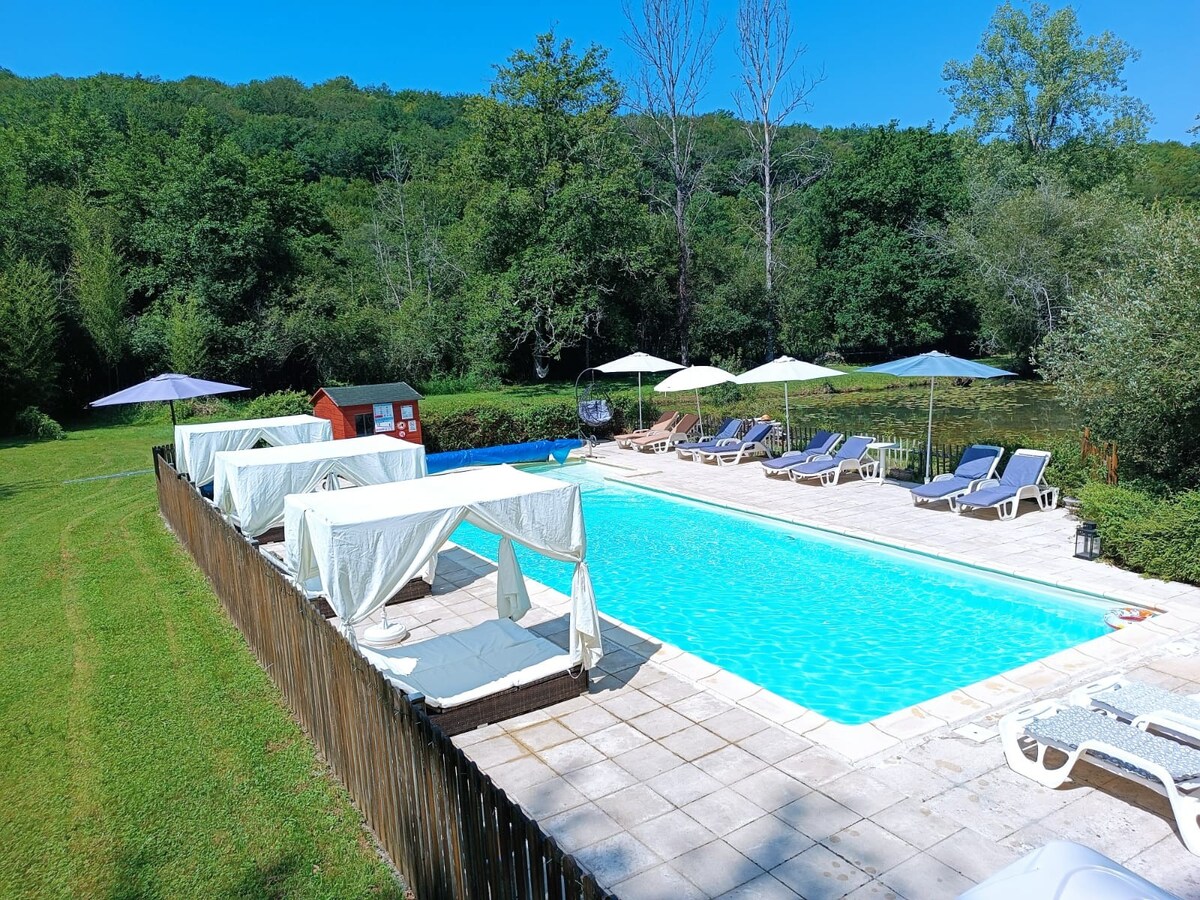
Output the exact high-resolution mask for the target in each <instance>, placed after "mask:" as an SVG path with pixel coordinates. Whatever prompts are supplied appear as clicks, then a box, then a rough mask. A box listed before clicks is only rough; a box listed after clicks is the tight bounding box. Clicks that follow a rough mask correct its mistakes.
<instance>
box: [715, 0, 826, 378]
mask: <svg viewBox="0 0 1200 900" xmlns="http://www.w3.org/2000/svg"><path fill="white" fill-rule="evenodd" d="M737 30H738V59H739V60H740V61H741V64H742V90H741V91H739V92H738V93H737V94H735V95H734V99H735V102H736V104H737V108H738V112H739V114H740V115H741V117H742V119H743V120H745V122H746V133H747V134H748V135H749V137H750V144H751V147H752V149H753V152H754V159H753V163H752V169H753V171H754V175H755V181H756V191H755V195H754V196H755V201H756V202H757V204H758V210H759V218H758V224H757V225H756V228H755V230H756V232H757V233H758V237H759V239H760V240H761V241H762V250H763V296H764V300H765V306H766V312H767V321H766V338H767V339H766V347H767V354H766V355H767V357H768V358H773V357H774V356H775V344H776V338H777V335H778V334H779V300H778V297H777V294H776V283H775V282H776V274H777V271H776V270H777V268H778V257H777V254H776V249H775V245H776V241H777V240H778V239H779V236H780V234H781V232H782V231H783V229H784V228H785V227H786V225H787V220H786V219H785V218H784V216H783V215H782V213H783V211H784V210H783V207H784V205H785V204H786V203H787V202H788V201H789V200H790V199H791V198H792V197H793V195H794V194H795V193H796V191H797V190H798V189H799V188H800V187H801V186H803V184H805V183H807V182H810V181H812V180H813V179H815V178H816V176H817V174H818V169H817V165H816V163H817V162H818V160H817V158H816V157H815V155H814V154H813V153H812V148H811V146H809V145H806V144H800V145H793V146H791V147H786V146H782V145H781V144H780V141H779V137H780V128H781V127H782V126H783V125H784V123H785V122H786V121H787V120H788V119H789V118H790V117H791V116H792V115H793V114H794V113H795V112H796V111H797V110H799V109H810V108H811V106H812V104H811V103H810V100H809V98H810V96H811V95H812V92H813V90H814V89H815V88H816V86H817V85H818V84H819V83H820V82H821V81H822V80H823V76H810V75H809V74H808V73H807V72H805V71H804V70H803V69H802V70H800V71H799V72H797V71H796V63H797V62H798V61H799V60H800V57H801V56H803V55H804V54H805V53H806V52H807V49H808V48H807V47H805V46H804V45H803V44H797V43H795V41H794V35H793V33H792V19H791V14H790V13H789V12H788V5H787V0H741V3H740V5H739V6H738V18H737ZM802 162H803V163H805V164H807V169H806V170H805V169H802V168H801V167H800V165H799V164H800V163H802Z"/></svg>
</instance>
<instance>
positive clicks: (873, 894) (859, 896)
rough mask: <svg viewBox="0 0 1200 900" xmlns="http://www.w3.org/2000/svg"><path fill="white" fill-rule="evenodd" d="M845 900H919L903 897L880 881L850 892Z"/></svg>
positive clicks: (869, 882)
mask: <svg viewBox="0 0 1200 900" xmlns="http://www.w3.org/2000/svg"><path fill="white" fill-rule="evenodd" d="M845 900H920V898H917V897H911V898H909V897H903V896H901V895H900V892H899V891H897V890H895V889H894V888H890V887H888V886H887V885H886V884H884V883H883V882H882V881H878V880H876V881H868V882H867V883H866V884H864V885H863V886H862V887H860V888H858V889H856V890H853V891H851V892H850V893H848V894H847V895H846V898H845Z"/></svg>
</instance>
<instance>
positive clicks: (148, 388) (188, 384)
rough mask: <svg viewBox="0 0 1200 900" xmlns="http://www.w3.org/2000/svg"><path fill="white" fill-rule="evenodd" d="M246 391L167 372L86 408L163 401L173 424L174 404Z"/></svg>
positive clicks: (217, 382) (237, 386)
mask: <svg viewBox="0 0 1200 900" xmlns="http://www.w3.org/2000/svg"><path fill="white" fill-rule="evenodd" d="M245 390H248V388H244V387H240V386H239V385H236V384H222V383H221V382H219V381H205V380H204V379H203V378H191V377H189V376H187V375H175V374H173V373H170V372H168V373H167V374H165V375H158V376H156V377H154V378H151V379H150V380H149V381H143V382H142V383H141V384H135V385H134V386H133V387H127V388H125V389H124V390H122V391H117V392H116V393H115V394H109V395H108V396H107V397H101V398H100V399H99V400H93V401H92V402H91V403H89V404H88V406H119V405H121V404H123V403H151V402H154V401H156V400H157V401H162V400H166V401H167V402H168V403H169V404H171V424H172V425H174V424H175V401H176V400H190V399H191V398H192V397H207V396H209V395H210V394H228V393H230V392H232V391H245Z"/></svg>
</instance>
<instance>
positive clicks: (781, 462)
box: [762, 430, 842, 470]
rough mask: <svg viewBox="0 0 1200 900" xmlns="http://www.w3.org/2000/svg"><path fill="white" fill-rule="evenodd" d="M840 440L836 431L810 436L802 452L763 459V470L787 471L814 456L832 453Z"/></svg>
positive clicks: (839, 435) (839, 434) (821, 432)
mask: <svg viewBox="0 0 1200 900" xmlns="http://www.w3.org/2000/svg"><path fill="white" fill-rule="evenodd" d="M841 439H842V435H841V432H837V431H824V430H822V431H818V432H817V433H816V434H814V435H813V436H812V440H811V441H809V442H808V446H807V447H805V448H804V449H803V450H797V451H795V452H789V453H785V454H784V455H783V456H780V457H778V458H777V459H764V460H762V466H763V468H764V469H773V470H778V469H788V468H791V467H792V466H796V465H799V464H800V463H806V462H808V461H809V460H811V459H812V458H813V457H814V456H822V455H824V454H826V453H832V452H833V448H834V447H836V446H837V442H838V441H840V440H841Z"/></svg>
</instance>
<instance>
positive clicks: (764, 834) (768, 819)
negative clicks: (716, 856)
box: [725, 816, 814, 869]
mask: <svg viewBox="0 0 1200 900" xmlns="http://www.w3.org/2000/svg"><path fill="white" fill-rule="evenodd" d="M725 841H726V843H728V844H729V845H730V846H731V847H733V848H734V849H736V850H737V851H738V852H740V853H741V854H743V855H744V856H745V857H746V858H748V859H750V860H752V861H753V862H754V863H756V864H757V865H760V866H762V867H763V868H764V869H773V868H775V867H776V866H777V865H779V864H780V863H782V862H786V861H787V860H789V859H791V858H792V857H793V856H795V855H796V854H798V853H802V852H803V851H805V850H807V849H808V848H809V847H811V846H812V845H813V843H814V841H813V839H812V838H810V837H809V836H808V835H806V834H801V833H800V832H799V831H797V830H796V829H795V828H793V827H792V826H790V825H788V824H787V823H786V822H784V821H783V820H782V819H777V818H776V817H775V816H762V817H760V818H758V819H755V820H754V821H753V822H750V823H749V824H747V825H743V826H742V827H741V828H738V829H736V830H735V831H731V832H730V833H729V834H727V835H725Z"/></svg>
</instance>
